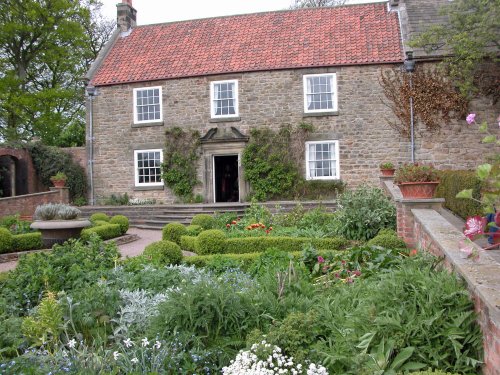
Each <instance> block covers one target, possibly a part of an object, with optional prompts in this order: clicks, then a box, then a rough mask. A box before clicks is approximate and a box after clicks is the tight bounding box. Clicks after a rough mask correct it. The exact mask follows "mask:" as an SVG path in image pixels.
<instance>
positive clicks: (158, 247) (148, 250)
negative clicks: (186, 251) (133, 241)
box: [143, 240, 182, 265]
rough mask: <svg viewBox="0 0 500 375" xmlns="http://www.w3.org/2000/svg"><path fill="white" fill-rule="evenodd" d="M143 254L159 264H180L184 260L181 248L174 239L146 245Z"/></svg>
mask: <svg viewBox="0 0 500 375" xmlns="http://www.w3.org/2000/svg"><path fill="white" fill-rule="evenodd" d="M143 254H144V256H145V257H147V258H149V259H151V262H152V263H154V264H157V265H164V264H179V263H180V262H181V260H182V251H181V248H180V247H179V245H177V244H176V243H175V242H172V241H165V240H162V241H157V242H153V243H151V244H149V245H148V246H146V247H145V249H144V253H143Z"/></svg>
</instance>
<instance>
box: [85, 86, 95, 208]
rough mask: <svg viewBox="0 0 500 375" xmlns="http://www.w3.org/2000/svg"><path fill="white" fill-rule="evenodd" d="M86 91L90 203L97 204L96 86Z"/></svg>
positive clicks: (88, 87) (89, 87) (87, 88)
mask: <svg viewBox="0 0 500 375" xmlns="http://www.w3.org/2000/svg"><path fill="white" fill-rule="evenodd" d="M85 91H86V92H87V95H88V97H89V136H88V138H87V140H88V142H89V160H88V165H89V181H90V205H91V206H93V205H94V204H95V199H94V96H95V94H96V89H95V87H94V86H87V87H86V89H85Z"/></svg>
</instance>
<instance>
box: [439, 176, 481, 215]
mask: <svg viewBox="0 0 500 375" xmlns="http://www.w3.org/2000/svg"><path fill="white" fill-rule="evenodd" d="M438 173H439V185H438V187H437V189H436V195H435V196H436V197H437V198H444V199H445V202H444V206H445V207H446V208H447V209H449V210H450V211H452V212H453V213H455V214H456V215H458V216H460V217H461V218H462V219H466V218H467V217H468V216H475V215H480V214H482V208H481V204H480V203H479V202H478V201H476V200H472V199H460V198H457V197H456V195H457V194H458V193H459V192H460V191H462V190H465V189H472V194H471V197H472V198H475V199H477V200H479V199H480V197H481V180H480V179H479V178H478V177H477V176H476V174H475V173H474V172H472V171H453V170H448V171H439V172H438Z"/></svg>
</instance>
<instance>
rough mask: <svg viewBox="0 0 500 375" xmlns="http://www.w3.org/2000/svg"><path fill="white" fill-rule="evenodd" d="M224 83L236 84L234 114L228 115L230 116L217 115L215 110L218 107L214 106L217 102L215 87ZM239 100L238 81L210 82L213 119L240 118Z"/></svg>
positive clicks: (211, 115)
mask: <svg viewBox="0 0 500 375" xmlns="http://www.w3.org/2000/svg"><path fill="white" fill-rule="evenodd" d="M223 83H233V84H234V97H233V100H234V114H228V115H216V114H215V110H216V107H215V105H214V101H215V97H214V94H215V90H214V87H215V85H218V84H223ZM238 107H239V100H238V80H237V79H230V80H225V81H213V82H210V117H211V118H229V117H238V116H239V115H240V112H239V108H238Z"/></svg>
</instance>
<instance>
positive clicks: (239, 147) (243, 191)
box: [200, 127, 250, 203]
mask: <svg viewBox="0 0 500 375" xmlns="http://www.w3.org/2000/svg"><path fill="white" fill-rule="evenodd" d="M248 139H249V137H248V136H246V135H243V134H242V133H241V132H240V131H239V130H238V129H236V128H235V127H227V128H222V127H218V128H211V129H210V130H209V131H208V132H207V133H206V134H205V135H204V136H203V137H201V139H200V142H201V153H202V168H203V173H202V182H203V191H204V193H203V196H204V198H205V202H209V203H213V202H215V194H214V191H215V190H214V189H215V187H214V162H213V160H214V156H225V155H238V189H239V192H240V194H239V195H240V199H239V201H240V202H242V201H244V200H245V197H246V196H247V194H248V192H249V189H250V186H249V184H248V182H247V181H245V180H244V178H243V175H244V174H243V167H242V165H241V158H242V155H243V150H244V149H245V146H246V144H247V142H248Z"/></svg>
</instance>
